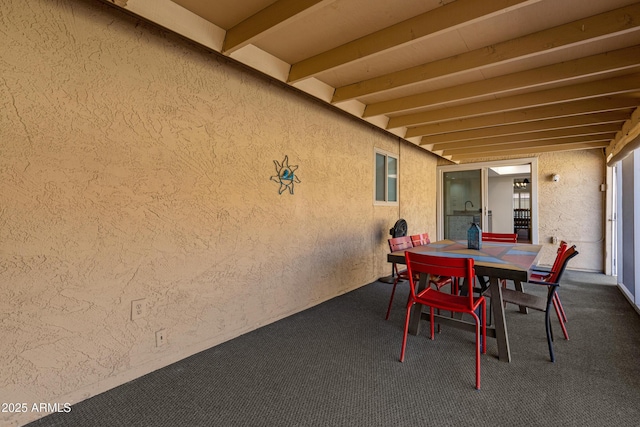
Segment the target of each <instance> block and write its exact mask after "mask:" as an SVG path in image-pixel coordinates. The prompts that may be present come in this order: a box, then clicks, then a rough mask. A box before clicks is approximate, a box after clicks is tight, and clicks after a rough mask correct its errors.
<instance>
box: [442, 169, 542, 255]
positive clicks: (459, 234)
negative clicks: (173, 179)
mask: <svg viewBox="0 0 640 427" xmlns="http://www.w3.org/2000/svg"><path fill="white" fill-rule="evenodd" d="M537 213H538V209H537V159H535V158H532V159H514V160H508V161H499V162H491V163H472V164H464V165H452V166H441V167H439V168H438V232H437V236H438V238H439V239H453V240H460V239H466V236H467V234H466V232H467V229H468V228H469V226H470V224H471V223H477V224H478V225H479V226H480V228H481V229H482V230H483V231H485V232H494V233H516V234H518V241H520V242H523V243H525V242H527V243H535V242H537V241H538V233H537V223H538V221H537Z"/></svg>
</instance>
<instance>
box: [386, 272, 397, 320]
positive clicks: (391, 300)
mask: <svg viewBox="0 0 640 427" xmlns="http://www.w3.org/2000/svg"><path fill="white" fill-rule="evenodd" d="M398 280H399V278H396V280H395V281H394V282H393V289H392V290H391V298H389V307H387V315H386V316H385V318H384V320H389V314H391V305H392V304H393V296H394V295H395V293H396V286H398Z"/></svg>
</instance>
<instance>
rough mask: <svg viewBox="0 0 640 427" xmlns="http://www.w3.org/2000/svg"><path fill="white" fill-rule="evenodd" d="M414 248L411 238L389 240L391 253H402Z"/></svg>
mask: <svg viewBox="0 0 640 427" xmlns="http://www.w3.org/2000/svg"><path fill="white" fill-rule="evenodd" d="M412 247H413V243H412V242H411V237H409V236H403V237H393V238H391V239H389V249H390V250H391V252H395V251H401V250H404V249H409V248H412Z"/></svg>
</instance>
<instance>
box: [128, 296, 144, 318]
mask: <svg viewBox="0 0 640 427" xmlns="http://www.w3.org/2000/svg"><path fill="white" fill-rule="evenodd" d="M146 315H147V300H146V299H145V298H142V299H136V300H133V301H131V320H136V319H140V318H141V317H145V316H146Z"/></svg>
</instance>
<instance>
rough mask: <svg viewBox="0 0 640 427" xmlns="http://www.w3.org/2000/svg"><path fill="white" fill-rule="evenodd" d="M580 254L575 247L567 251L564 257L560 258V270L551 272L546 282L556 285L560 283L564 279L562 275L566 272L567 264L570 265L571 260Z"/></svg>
mask: <svg viewBox="0 0 640 427" xmlns="http://www.w3.org/2000/svg"><path fill="white" fill-rule="evenodd" d="M578 254H579V252H578V251H577V250H576V247H575V245H573V246H571V247H570V248H569V249H567V250H565V251H564V253H563V254H562V256H561V257H560V262H559V264H558V268H557V269H555V270H554V271H552V272H551V274H550V275H549V277H548V278H546V279H545V282H548V283H556V284H558V283H560V279H561V278H562V274H563V273H564V270H565V269H566V268H567V264H568V263H569V260H570V259H571V258H573V257H575V256H576V255H578Z"/></svg>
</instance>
